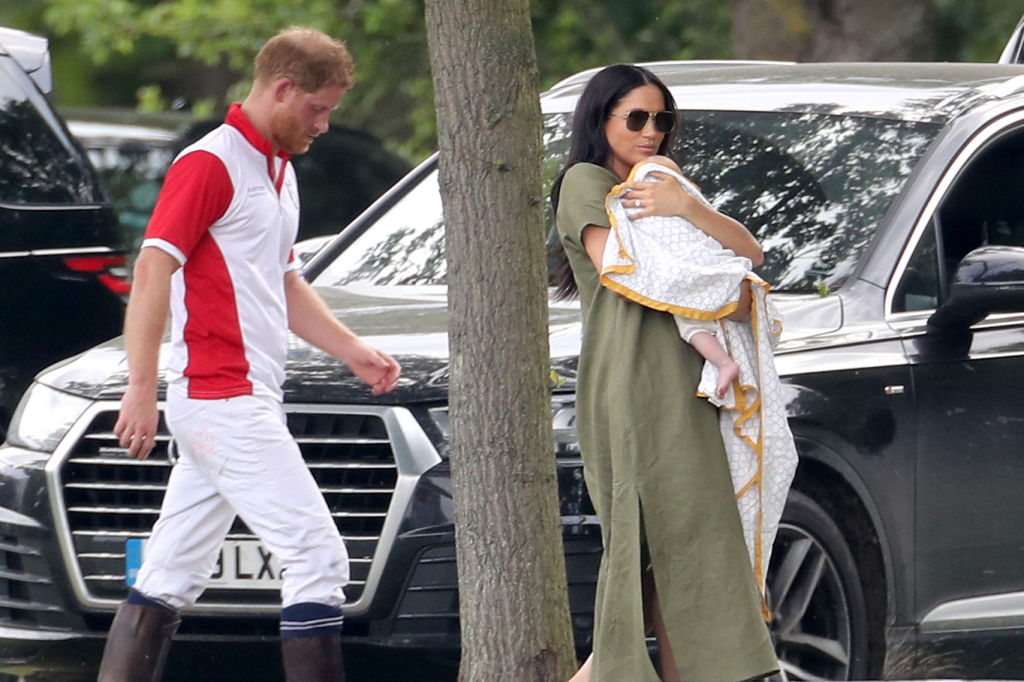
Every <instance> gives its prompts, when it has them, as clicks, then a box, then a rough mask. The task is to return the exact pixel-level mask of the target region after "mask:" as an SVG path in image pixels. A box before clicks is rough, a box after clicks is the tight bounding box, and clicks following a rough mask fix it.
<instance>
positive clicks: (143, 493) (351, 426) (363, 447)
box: [60, 407, 399, 607]
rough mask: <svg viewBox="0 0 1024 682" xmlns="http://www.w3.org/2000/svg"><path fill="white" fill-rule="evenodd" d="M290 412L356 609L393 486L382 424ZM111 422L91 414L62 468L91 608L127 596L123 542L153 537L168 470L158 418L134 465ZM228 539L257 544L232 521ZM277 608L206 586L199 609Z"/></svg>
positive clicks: (346, 415)
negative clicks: (333, 527) (148, 449)
mask: <svg viewBox="0 0 1024 682" xmlns="http://www.w3.org/2000/svg"><path fill="white" fill-rule="evenodd" d="M286 409H288V410H289V411H288V415H287V416H288V426H289V429H290V430H291V432H292V434H293V435H294V436H295V440H296V441H297V442H298V444H299V447H300V449H301V450H302V455H303V457H304V459H305V460H306V463H307V465H308V466H309V469H310V471H311V472H312V474H313V477H314V478H315V479H316V481H317V483H318V484H319V486H320V489H321V491H322V492H323V494H324V498H325V499H326V501H327V504H328V507H329V509H330V511H331V514H332V516H333V517H334V520H335V523H336V524H337V527H338V530H339V531H340V533H341V535H342V536H343V537H344V538H345V544H346V546H347V548H348V553H349V557H350V561H351V576H352V580H351V582H350V583H349V586H348V587H346V588H345V594H346V596H347V600H348V604H350V605H351V604H354V603H356V602H360V601H362V600H361V598H362V597H363V596H364V589H365V587H366V583H367V578H368V575H369V574H370V569H371V566H372V562H373V559H374V554H375V552H376V550H377V547H378V544H379V543H380V539H381V534H382V530H383V528H384V526H385V520H386V518H387V515H388V509H389V507H390V505H391V501H392V497H393V496H394V492H395V487H396V484H397V482H398V477H399V472H398V467H397V466H396V462H395V456H394V453H393V451H392V447H391V441H390V439H389V436H388V429H387V427H386V425H385V421H384V420H383V419H382V417H381V415H379V414H373V413H372V412H368V413H361V412H357V411H352V412H346V411H316V410H319V408H309V409H307V410H301V409H298V410H296V409H295V408H294V407H291V408H289V407H286ZM116 418H117V412H116V411H114V409H110V410H103V411H97V412H95V413H94V414H93V415H92V417H91V421H90V422H89V423H88V426H86V428H85V429H84V431H83V432H82V434H81V436H79V438H78V439H77V441H76V442H75V443H74V445H73V446H72V448H71V451H70V452H69V453H68V455H67V456H66V457H65V458H64V461H63V464H62V466H61V469H60V481H61V495H62V499H63V507H64V512H65V513H66V519H67V531H68V534H69V535H70V541H71V542H70V549H71V553H72V554H73V560H74V561H76V562H77V564H78V569H79V573H80V574H81V578H82V581H83V582H84V586H83V588H84V591H85V596H86V598H87V599H99V600H109V599H115V600H120V599H122V598H123V597H124V596H125V595H126V594H127V585H126V581H125V572H126V558H125V542H126V540H128V539H131V538H145V537H148V536H149V533H150V531H151V529H152V527H153V524H154V523H155V521H156V519H157V516H158V514H159V511H160V504H161V502H162V500H163V496H164V491H165V490H166V486H167V480H168V477H169V475H170V471H171V464H170V462H169V460H168V448H167V446H168V443H169V440H170V438H169V435H168V432H167V428H166V426H165V424H164V422H163V419H161V421H160V426H159V429H158V435H157V440H158V442H157V446H156V447H155V448H154V450H153V452H152V453H151V454H150V456H149V457H148V458H147V459H145V460H142V461H139V460H134V459H129V458H128V457H127V456H126V455H125V451H124V450H123V449H122V448H120V447H119V445H118V443H117V441H116V438H115V437H114V435H113V426H114V423H115V420H116ZM228 537H229V538H232V539H252V538H254V537H255V536H254V535H253V534H252V533H251V531H249V529H248V528H246V526H245V524H243V523H242V522H241V520H239V519H236V521H235V524H234V526H233V527H232V528H231V530H230V532H229V534H228ZM278 603H279V595H278V592H277V591H276V590H266V589H263V590H239V589H224V588H213V587H211V588H210V589H207V590H206V592H205V593H204V594H203V595H202V597H201V598H200V600H199V602H198V604H197V607H202V606H203V605H204V604H218V605H220V604H226V605H231V604H245V605H251V606H257V605H266V606H276V605H277V604H278Z"/></svg>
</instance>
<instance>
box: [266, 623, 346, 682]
mask: <svg viewBox="0 0 1024 682" xmlns="http://www.w3.org/2000/svg"><path fill="white" fill-rule="evenodd" d="M281 658H282V659H283V660H284V676H285V679H286V680H287V682H345V667H344V666H343V665H342V663H341V635H338V634H333V635H318V636H316V637H282V638H281Z"/></svg>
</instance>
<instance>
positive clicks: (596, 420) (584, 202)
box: [552, 64, 778, 682]
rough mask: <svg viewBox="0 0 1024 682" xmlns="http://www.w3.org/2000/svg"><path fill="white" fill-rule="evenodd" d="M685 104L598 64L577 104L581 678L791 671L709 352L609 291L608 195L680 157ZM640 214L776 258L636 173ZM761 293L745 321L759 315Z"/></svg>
mask: <svg viewBox="0 0 1024 682" xmlns="http://www.w3.org/2000/svg"><path fill="white" fill-rule="evenodd" d="M674 125H675V103H674V101H673V99H672V95H671V93H670V92H669V91H668V88H666V87H665V85H664V84H663V83H662V82H661V81H659V80H658V79H657V77H656V76H654V74H652V73H651V72H650V71H648V70H646V69H643V68H641V67H637V66H632V65H625V64H620V65H616V66H610V67H608V68H606V69H603V70H602V71H600V72H599V73H597V74H596V75H595V76H594V77H593V79H591V81H590V83H589V84H588V85H587V87H586V89H585V90H584V92H583V95H582V96H581V97H580V101H579V104H578V105H577V107H576V113H575V117H574V120H573V137H572V147H571V150H570V153H569V160H568V162H567V164H566V168H565V169H564V170H563V171H562V174H561V175H560V176H559V178H558V180H557V181H556V183H555V186H554V188H553V190H552V203H553V206H554V207H555V216H556V225H557V229H558V233H559V237H560V240H561V246H562V247H563V250H564V253H563V254H560V257H561V258H562V259H563V261H565V263H566V264H567V267H565V268H563V270H562V275H561V279H560V281H558V282H557V283H556V284H557V286H558V288H559V292H560V293H561V294H562V295H563V296H571V295H573V294H576V293H578V295H579V296H580V299H581V302H582V308H583V319H584V333H583V348H582V352H581V354H580V364H579V383H578V393H577V426H578V428H579V436H580V446H581V450H582V453H583V461H584V471H585V474H586V480H587V486H588V488H589V491H590V495H591V498H592V499H593V502H594V505H595V507H596V509H597V513H598V515H599V517H600V519H601V533H602V539H603V542H604V554H603V557H602V560H601V570H600V575H599V578H598V585H597V598H596V603H595V609H594V615H595V626H594V653H593V655H592V657H591V659H588V661H587V663H585V664H584V666H583V667H582V668H581V670H580V671H579V673H577V676H576V677H575V678H574V679H577V680H586V679H592V680H602V681H603V680H614V681H615V682H620V681H628V680H651V679H655V678H656V677H657V673H656V672H655V671H654V669H653V667H652V665H651V662H650V659H649V657H648V654H647V648H646V644H645V634H646V633H647V632H648V631H650V630H651V629H653V631H654V633H655V636H656V638H657V640H658V645H659V663H660V667H661V676H662V678H663V679H665V680H677V679H687V680H741V679H748V678H753V677H759V676H764V675H767V674H770V673H771V672H774V671H775V670H776V669H777V667H778V662H777V660H776V658H775V654H774V651H773V649H772V645H771V641H770V638H769V635H768V630H767V628H766V626H765V623H764V620H763V617H762V611H761V604H760V596H759V593H758V591H757V587H756V583H755V580H754V575H753V571H752V570H751V564H750V559H749V558H748V553H747V549H746V546H745V544H744V540H743V536H742V530H741V525H740V518H739V513H738V511H737V508H736V503H735V500H734V497H733V489H732V482H731V479H730V476H729V468H728V463H727V460H726V455H725V452H724V448H723V444H722V438H721V435H720V433H719V429H718V416H717V413H716V410H715V408H714V407H713V406H712V405H711V404H710V403H708V402H707V401H705V400H702V399H699V398H697V397H696V395H695V392H694V388H693V387H694V386H695V385H696V384H697V380H698V378H699V376H700V372H701V366H702V363H703V360H702V358H701V356H700V355H699V354H698V353H697V352H696V351H695V350H694V349H693V348H692V347H691V346H690V345H689V344H687V343H686V342H685V341H683V340H682V339H681V338H680V336H679V332H678V331H677V330H676V326H675V322H674V321H673V319H672V316H671V314H669V313H664V312H659V311H656V310H653V309H651V308H646V307H644V306H642V305H639V304H637V303H634V302H631V301H628V300H627V299H625V298H622V297H620V296H618V295H616V294H615V293H614V292H612V291H611V290H610V289H606V288H604V287H602V286H601V285H600V284H599V280H598V270H599V268H600V264H601V258H602V254H603V251H604V245H605V242H606V240H607V239H608V235H609V219H608V216H607V213H606V211H605V196H606V195H607V194H608V192H609V190H611V188H612V187H613V186H615V185H617V184H622V183H623V181H624V179H625V178H626V177H627V176H628V174H629V171H630V169H631V168H632V167H633V165H634V164H635V163H637V162H638V161H639V160H641V159H643V158H645V157H648V156H651V155H652V154H668V153H669V151H670V148H671V133H672V130H673V128H674ZM626 187H627V188H628V189H629V193H628V195H627V197H626V198H627V201H628V202H631V205H633V206H636V207H637V208H638V209H639V212H638V213H636V214H635V215H636V216H637V217H643V216H647V215H676V216H681V217H684V218H686V219H688V220H689V221H690V222H692V223H693V224H695V225H696V226H697V227H699V228H700V229H702V230H704V231H705V232H707V233H708V234H709V235H711V236H712V237H714V238H715V239H717V240H718V241H719V242H720V243H722V244H723V245H724V246H725V247H727V248H730V249H732V250H733V251H735V252H736V254H737V255H740V256H745V257H747V258H749V259H750V260H751V261H752V262H753V263H754V264H755V265H758V264H760V263H761V262H762V261H763V254H762V253H761V249H760V247H759V246H758V244H757V241H756V240H755V239H754V238H753V236H752V235H751V234H750V233H749V232H747V230H746V229H745V228H744V227H743V226H742V225H740V224H739V223H737V222H736V221H734V220H732V219H731V218H728V217H726V216H724V215H722V214H720V213H718V212H716V211H715V210H714V209H713V208H710V207H708V206H705V205H704V204H701V203H700V202H699V201H697V200H696V199H694V198H693V197H692V196H691V195H689V194H688V193H687V192H685V191H684V190H683V189H682V187H681V186H680V185H679V183H677V182H632V183H627V184H626ZM744 306H746V307H747V308H749V300H746V302H745V303H741V309H740V311H738V312H737V314H738V315H743V314H746V313H745V311H744Z"/></svg>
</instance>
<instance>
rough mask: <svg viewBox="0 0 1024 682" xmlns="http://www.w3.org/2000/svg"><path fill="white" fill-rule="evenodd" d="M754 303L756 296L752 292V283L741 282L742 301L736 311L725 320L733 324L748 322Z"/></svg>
mask: <svg viewBox="0 0 1024 682" xmlns="http://www.w3.org/2000/svg"><path fill="white" fill-rule="evenodd" d="M753 302H754V295H753V293H751V291H750V282H749V281H747V280H743V281H742V282H740V300H739V305H738V306H737V307H736V310H734V311H732V312H731V313H729V314H728V315H726V316H725V319H727V320H732V321H733V322H746V321H747V320H749V319H750V306H751V305H752V304H753Z"/></svg>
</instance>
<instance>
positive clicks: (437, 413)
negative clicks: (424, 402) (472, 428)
mask: <svg viewBox="0 0 1024 682" xmlns="http://www.w3.org/2000/svg"><path fill="white" fill-rule="evenodd" d="M427 412H428V413H429V414H430V418H431V419H432V420H433V421H434V425H435V426H437V429H438V430H439V431H440V432H441V435H443V436H444V439H445V441H446V442H447V441H448V440H449V438H450V437H451V429H450V428H449V423H448V407H447V406H444V407H434V408H431V409H429V410H427ZM551 428H552V430H553V431H554V435H555V456H556V457H579V456H580V444H579V437H578V436H577V435H576V398H575V396H571V395H556V396H554V397H553V398H552V399H551Z"/></svg>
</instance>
